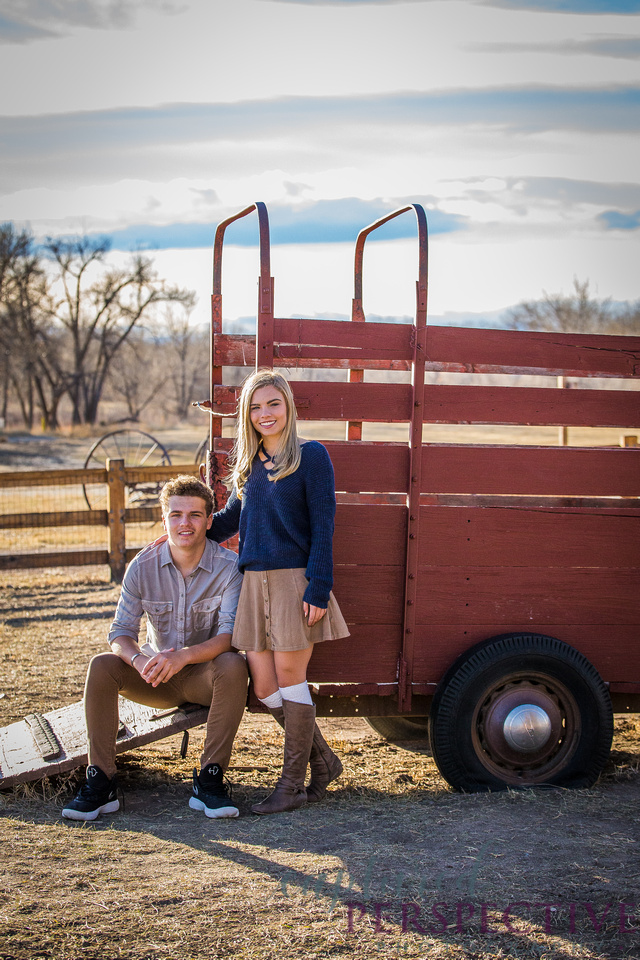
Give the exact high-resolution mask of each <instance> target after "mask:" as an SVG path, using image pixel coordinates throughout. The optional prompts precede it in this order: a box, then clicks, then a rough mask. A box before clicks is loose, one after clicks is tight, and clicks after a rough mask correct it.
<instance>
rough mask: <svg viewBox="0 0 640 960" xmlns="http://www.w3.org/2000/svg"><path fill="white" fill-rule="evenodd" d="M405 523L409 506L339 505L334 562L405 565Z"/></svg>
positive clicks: (334, 540)
mask: <svg viewBox="0 0 640 960" xmlns="http://www.w3.org/2000/svg"><path fill="white" fill-rule="evenodd" d="M406 523H407V510H406V507H402V506H387V505H381V506H363V505H350V504H338V507H337V510H336V528H335V535H334V538H333V560H334V564H335V565H336V566H337V565H338V564H350V563H364V564H383V565H385V566H401V565H403V564H404V550H403V540H404V537H405V534H406Z"/></svg>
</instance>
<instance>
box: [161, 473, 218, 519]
mask: <svg viewBox="0 0 640 960" xmlns="http://www.w3.org/2000/svg"><path fill="white" fill-rule="evenodd" d="M169 497H200V499H201V500H204V502H205V506H206V511H207V516H209V514H210V513H212V512H213V494H212V492H211V490H210V489H209V487H208V486H207V485H206V483H203V482H202V480H196V478H195V477H190V476H189V474H183V475H182V476H180V477H174V478H173V480H167V482H166V483H165V485H164V486H163V488H162V490H161V491H160V506H161V507H162V512H163V513H167V512H168V510H169Z"/></svg>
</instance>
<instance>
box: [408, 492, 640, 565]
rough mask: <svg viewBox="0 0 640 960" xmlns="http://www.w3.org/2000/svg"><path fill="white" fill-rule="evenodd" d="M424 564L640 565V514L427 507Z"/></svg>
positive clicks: (422, 545) (423, 529) (423, 520)
mask: <svg viewBox="0 0 640 960" xmlns="http://www.w3.org/2000/svg"><path fill="white" fill-rule="evenodd" d="M420 509H421V520H420V523H421V527H420V529H421V532H422V537H421V541H420V563H421V564H430V565H433V566H435V565H440V564H441V565H443V566H458V565H459V566H465V565H467V566H494V565H495V562H496V559H497V558H498V559H500V558H502V559H505V558H510V562H511V563H512V564H513V565H514V566H519V565H522V564H526V566H528V567H534V566H541V567H565V566H567V567H569V566H585V567H625V566H636V567H640V514H639V513H638V512H636V514H635V515H632V514H630V513H629V514H624V513H623V512H622V511H620V515H618V516H616V515H614V514H613V512H610V513H605V512H601V511H596V510H593V511H588V512H585V513H578V512H567V511H561V510H549V511H545V510H542V509H541V510H524V509H522V510H520V509H517V508H511V509H504V510H503V509H499V508H491V509H482V508H479V507H475V506H469V507H446V508H445V507H421V508H420Z"/></svg>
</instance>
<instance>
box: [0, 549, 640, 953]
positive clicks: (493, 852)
mask: <svg viewBox="0 0 640 960" xmlns="http://www.w3.org/2000/svg"><path fill="white" fill-rule="evenodd" d="M0 584H1V585H2V600H1V607H0V618H1V621H2V627H1V632H0V660H1V662H2V673H1V679H0V723H2V724H3V725H5V724H8V723H10V722H12V721H13V720H16V719H20V718H21V717H23V716H24V715H25V714H26V713H28V712H31V711H34V710H37V711H41V712H44V711H46V710H49V709H55V708H57V707H59V706H63V705H64V704H67V703H71V702H73V701H74V700H77V699H79V698H80V697H81V694H82V685H83V680H84V673H85V667H86V663H87V660H88V659H89V657H90V656H91V655H92V654H93V653H94V652H97V651H99V650H101V649H104V644H105V635H106V630H107V627H108V623H109V619H110V617H111V615H112V611H113V607H114V603H115V600H116V597H117V588H116V587H114V586H112V585H111V584H110V583H109V582H108V575H107V571H106V570H105V569H103V568H100V567H95V568H94V567H87V568H84V569H82V570H76V571H74V570H62V569H58V570H43V571H35V572H28V571H15V572H12V573H4V574H1V575H0ZM321 725H322V727H323V729H324V731H325V734H326V735H327V737H328V739H329V741H330V742H331V743H332V745H333V746H334V748H335V749H336V750H337V752H338V753H339V755H340V756H341V758H342V760H343V763H344V766H345V773H344V775H343V776H342V777H341V778H340V780H339V781H338V782H337V783H336V785H335V787H334V788H333V790H332V791H331V797H330V799H328V800H327V801H325V802H324V803H322V804H321V805H317V806H310V807H308V808H303V809H301V810H298V811H295V812H292V813H286V814H282V815H279V816H273V817H264V818H258V817H255V816H252V815H251V813H250V812H249V808H250V806H251V804H252V803H253V802H255V800H256V799H258V798H260V797H261V796H263V795H264V794H265V791H266V790H267V789H268V787H269V784H271V783H273V781H274V780H275V778H276V776H277V773H278V766H279V762H280V757H281V743H282V741H281V737H280V733H279V730H278V728H277V727H276V725H275V724H274V723H273V721H271V720H270V719H269V718H263V717H259V716H252V715H249V714H247V715H246V717H245V720H244V721H243V723H242V725H241V728H240V732H239V735H238V738H237V741H236V748H235V754H234V759H233V769H232V770H231V771H230V773H229V776H230V779H231V781H232V783H233V796H234V798H235V799H236V800H237V801H238V802H239V805H240V807H241V817H240V818H239V819H238V820H230V821H213V820H207V819H206V818H205V817H203V816H202V814H199V813H195V812H194V811H192V810H190V809H189V807H188V798H189V793H190V778H191V771H192V768H193V766H194V765H195V764H196V763H197V762H198V752H199V744H200V740H201V736H200V731H192V735H191V741H190V748H189V752H188V755H187V757H186V759H184V760H182V759H181V758H180V754H179V741H180V738H179V737H177V738H175V737H174V738H172V739H169V740H166V741H163V742H160V743H157V744H155V745H153V746H148V747H145V748H141V749H139V750H136V751H135V752H131V753H130V754H125V755H124V756H123V757H122V758H121V760H120V782H121V786H122V790H123V793H124V798H125V808H124V810H121V811H120V812H118V813H116V814H113V815H111V816H108V817H103V818H102V819H100V820H99V821H97V822H96V823H94V824H85V825H82V824H74V823H68V822H66V821H63V820H62V819H61V818H60V809H61V807H62V804H63V802H64V800H65V799H66V798H67V797H68V796H69V794H70V793H71V791H72V790H73V789H74V787H75V785H76V783H77V778H76V776H75V775H69V776H66V777H59V778H54V779H52V780H51V781H44V782H41V783H37V784H33V785H25V786H22V787H17V788H15V789H14V790H9V791H5V792H2V793H0V837H1V838H2V850H3V856H2V865H1V866H0V876H1V880H0V958H2V960H9V958H11V960H13V958H16V960H18V958H19V960H26V958H55V960H75V958H79V957H82V958H91V960H94V958H95V960H98V958H100V960H104V958H111V957H114V958H115V957H123V958H131V960H133V958H136V960H138V958H145V960H152V958H153V960H156V958H158V960H160V958H162V960H164V958H167V960H204V958H211V957H215V958H218V957H220V958H222V957H231V956H234V957H247V958H261V960H262V958H265V960H266V958H273V960H276V958H279V960H285V958H287V960H288V958H293V957H298V956H306V957H313V958H334V957H336V958H337V957H353V958H359V957H371V956H372V955H373V956H376V955H377V956H380V957H385V958H387V957H388V958H392V957H393V958H395V957H433V958H444V957H455V958H465V960H466V958H469V960H471V958H473V960H488V958H490V957H507V956H509V957H536V958H554V960H555V958H568V957H581V958H593V960H596V958H622V957H638V955H639V954H640V858H639V856H638V854H639V840H640V773H639V769H640V718H637V717H635V716H634V717H626V718H619V719H618V721H617V724H616V739H615V743H614V751H613V753H612V757H611V762H610V764H609V766H608V768H607V770H606V772H605V775H604V776H603V777H602V779H601V781H600V783H598V785H597V786H595V787H594V788H593V789H591V790H579V791H565V790H546V791H544V790H539V791H524V792H516V791H508V792H505V793H497V794H487V795H469V796H464V795H460V794H455V793H453V792H451V791H450V790H449V789H448V787H447V786H446V784H445V783H444V781H443V780H442V779H441V777H440V776H439V774H438V772H437V769H436V767H435V765H434V763H433V760H432V758H431V756H430V755H429V753H428V750H427V749H426V746H425V745H418V746H416V745H415V744H391V743H388V742H386V741H384V740H382V739H380V738H379V737H378V736H377V735H376V734H375V733H374V731H373V730H372V729H371V728H370V727H369V726H368V725H367V724H366V722H365V721H364V720H360V719H353V720H346V721H345V720H338V719H331V720H324V721H321Z"/></svg>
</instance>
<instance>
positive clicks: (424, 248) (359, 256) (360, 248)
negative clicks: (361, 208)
mask: <svg viewBox="0 0 640 960" xmlns="http://www.w3.org/2000/svg"><path fill="white" fill-rule="evenodd" d="M409 210H413V211H414V212H415V215H416V218H417V221H418V287H419V288H421V289H426V286H427V273H428V256H429V254H428V250H429V244H428V231H427V215H426V214H425V212H424V207H422V205H421V204H419V203H410V204H408V205H407V206H406V207H400V208H399V209H398V210H394V211H393V213H389V214H387V216H386V217H381V219H380V220H376V221H375V223H371V224H369V226H368V227H365V228H364V229H363V230H361V231H360V233H359V234H358V239H357V240H356V249H355V267H354V294H353V296H354V299H355V300H356V301H357V302H358V303H360V304H362V263H363V259H364V244H365V240H366V239H367V237H368V236H369V234H370V233H373V231H374V230H377V229H378V227H381V226H382V225H383V224H384V223H388V222H389V220H393V219H394V218H395V217H399V216H400V215H401V214H403V213H407V212H408V211H409Z"/></svg>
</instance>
